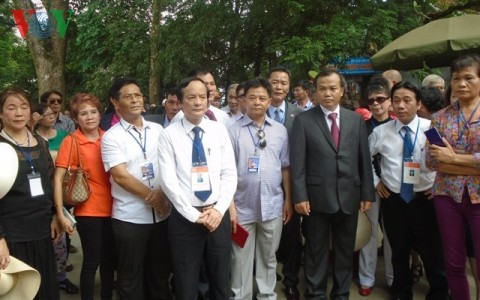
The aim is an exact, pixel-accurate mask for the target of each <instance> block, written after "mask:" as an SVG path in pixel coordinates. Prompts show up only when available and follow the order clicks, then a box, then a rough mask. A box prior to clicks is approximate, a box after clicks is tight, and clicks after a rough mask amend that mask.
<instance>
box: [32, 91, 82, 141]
mask: <svg viewBox="0 0 480 300" xmlns="http://www.w3.org/2000/svg"><path fill="white" fill-rule="evenodd" d="M40 102H41V103H45V104H47V105H48V106H50V108H51V109H52V111H53V113H54V114H55V119H56V121H55V125H54V126H53V128H55V129H56V130H64V131H66V132H68V133H72V132H74V131H75V123H74V122H73V120H72V119H70V118H69V117H67V116H65V115H64V114H62V112H61V110H62V102H63V96H62V94H61V93H60V92H59V91H57V90H49V91H46V92H45V93H43V94H42V96H40Z"/></svg>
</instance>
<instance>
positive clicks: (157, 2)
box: [148, 0, 162, 105]
mask: <svg viewBox="0 0 480 300" xmlns="http://www.w3.org/2000/svg"><path fill="white" fill-rule="evenodd" d="M161 7H162V1H161V0H154V1H153V8H152V14H153V20H152V28H151V32H150V34H151V35H150V79H149V82H148V87H149V94H150V95H149V96H150V99H149V101H150V104H156V105H162V103H161V101H160V72H159V70H158V66H159V57H160V55H159V51H160V26H161V24H160V22H161V20H162V18H161V14H162V11H161Z"/></svg>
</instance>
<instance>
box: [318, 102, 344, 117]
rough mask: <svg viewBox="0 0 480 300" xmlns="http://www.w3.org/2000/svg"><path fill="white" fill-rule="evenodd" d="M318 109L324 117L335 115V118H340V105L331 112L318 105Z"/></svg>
mask: <svg viewBox="0 0 480 300" xmlns="http://www.w3.org/2000/svg"><path fill="white" fill-rule="evenodd" d="M319 106H320V108H321V109H322V111H323V113H324V114H325V116H328V115H329V114H331V113H336V114H337V118H339V117H340V105H337V108H335V110H333V111H331V110H328V109H326V108H325V107H323V106H322V105H319Z"/></svg>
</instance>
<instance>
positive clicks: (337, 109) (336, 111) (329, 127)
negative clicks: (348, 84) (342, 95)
mask: <svg viewBox="0 0 480 300" xmlns="http://www.w3.org/2000/svg"><path fill="white" fill-rule="evenodd" d="M320 108H321V109H322V111H323V114H324V115H325V121H327V125H328V129H330V131H332V120H330V118H329V117H328V116H329V115H330V114H331V113H336V114H337V118H336V119H335V121H336V122H337V127H338V131H340V105H337V108H335V110H334V111H331V110H328V109H326V108H325V107H323V106H321V105H320Z"/></svg>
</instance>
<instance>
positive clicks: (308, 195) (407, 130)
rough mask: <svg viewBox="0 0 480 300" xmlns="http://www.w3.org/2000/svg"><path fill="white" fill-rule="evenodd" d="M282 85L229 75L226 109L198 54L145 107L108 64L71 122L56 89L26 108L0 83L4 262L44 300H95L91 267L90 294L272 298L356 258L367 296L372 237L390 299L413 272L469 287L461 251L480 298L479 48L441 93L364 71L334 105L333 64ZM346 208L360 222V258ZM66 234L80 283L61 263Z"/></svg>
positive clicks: (432, 289)
mask: <svg viewBox="0 0 480 300" xmlns="http://www.w3.org/2000/svg"><path fill="white" fill-rule="evenodd" d="M291 82H292V78H291V75H290V72H289V70H288V69H286V68H284V67H275V68H272V69H271V70H270V71H269V73H268V74H267V75H266V78H265V79H264V78H254V79H250V80H247V81H245V82H242V83H238V84H232V85H231V86H229V87H228V88H227V89H226V99H227V103H228V105H227V106H225V107H223V108H221V107H219V106H220V105H219V103H220V101H219V100H218V99H219V97H218V91H217V86H216V84H215V79H214V77H213V75H212V73H211V72H209V71H208V70H204V69H196V70H193V71H192V72H191V73H189V74H188V77H187V78H185V79H183V80H182V81H181V82H180V83H179V84H178V86H177V87H176V88H175V89H172V90H170V91H168V95H167V98H166V99H165V100H164V102H163V104H162V113H156V114H147V115H146V114H145V113H144V111H145V109H144V106H145V103H144V95H143V94H142V92H141V90H140V85H139V84H138V82H137V81H136V80H135V79H133V78H120V79H118V80H116V81H115V82H114V83H113V84H112V86H111V88H110V90H109V93H108V97H109V107H108V109H107V111H106V112H105V113H104V114H103V116H102V114H101V112H102V110H101V103H100V100H99V99H98V97H97V96H95V95H93V94H89V93H78V94H76V95H74V96H73V97H72V99H71V101H70V104H69V112H70V117H71V119H70V117H67V116H66V115H64V114H62V113H61V112H60V109H61V106H62V105H61V104H62V101H64V100H65V99H64V97H63V95H62V94H61V93H60V92H58V91H54V90H53V91H48V92H46V93H44V94H43V95H42V96H41V97H40V98H41V99H40V100H41V101H40V103H39V104H35V105H32V104H31V100H30V99H29V97H28V95H27V94H26V93H25V92H24V91H23V90H21V89H18V88H8V89H5V90H4V91H2V92H1V93H0V119H1V132H0V142H3V143H7V144H9V145H10V146H11V147H13V148H14V149H15V151H16V153H17V156H18V165H19V167H18V173H17V174H16V175H15V176H16V179H15V182H14V184H13V187H12V188H11V189H10V191H9V192H8V193H7V194H6V195H5V196H4V197H3V198H2V199H1V200H0V269H4V268H5V267H6V266H8V264H9V260H10V255H12V256H14V257H16V258H18V259H20V260H22V261H24V262H26V263H27V264H29V265H31V266H32V267H34V268H35V269H37V270H38V271H39V272H40V274H41V276H42V281H41V284H40V288H39V291H38V293H37V296H36V298H35V299H40V300H55V299H59V298H60V292H59V291H60V290H64V291H65V292H67V293H72V294H73V293H77V292H80V295H81V299H94V295H95V275H96V272H97V269H99V270H100V282H101V291H100V295H101V298H102V299H112V297H113V292H114V291H115V290H116V298H117V299H122V300H123V299H173V295H175V299H180V300H181V299H184V300H191V299H244V300H247V299H248V300H250V299H252V298H254V297H256V298H257V299H276V297H277V295H276V292H275V287H276V284H277V281H278V280H282V284H283V286H284V289H283V292H284V294H285V296H286V298H287V299H289V300H290V299H300V298H301V296H302V295H303V296H304V297H305V298H306V299H336V300H339V299H349V296H350V295H349V293H350V287H351V285H352V283H353V278H354V270H355V269H357V268H358V286H359V289H358V293H359V294H360V295H362V296H365V297H368V296H369V295H371V293H372V290H373V289H374V287H375V277H376V276H378V274H376V268H377V255H378V239H379V236H383V242H382V245H383V247H382V249H383V253H384V255H383V257H384V259H385V270H386V272H385V275H386V282H387V284H388V286H389V291H390V293H391V299H402V300H403V299H405V300H411V299H413V292H412V287H413V284H414V283H415V282H417V281H418V279H419V277H420V276H423V272H424V271H425V276H426V279H427V281H428V284H429V291H428V294H427V296H426V299H432V300H434V299H435V300H436V299H438V300H444V299H449V297H451V299H455V300H466V299H471V295H470V289H469V286H468V282H467V277H466V261H467V257H468V258H469V261H470V266H471V269H472V271H473V273H474V277H475V279H476V280H475V282H476V284H477V286H476V288H477V294H476V295H472V297H473V298H475V297H476V298H475V299H479V295H480V293H479V285H478V279H477V274H476V270H478V269H479V268H480V260H475V257H480V238H478V236H480V235H477V234H476V233H477V230H479V231H480V223H477V222H480V206H479V204H478V203H479V202H480V193H479V189H480V149H479V147H480V140H479V139H480V135H479V134H478V132H480V131H478V130H479V128H478V126H480V110H479V109H478V107H479V106H480V56H479V55H475V54H468V55H465V56H462V57H460V58H458V59H457V60H455V61H454V62H453V63H452V65H451V81H450V84H449V87H448V89H447V92H445V82H444V80H443V79H442V78H441V77H440V76H438V75H433V74H432V75H429V76H427V77H426V78H425V79H424V80H423V82H422V88H419V87H417V86H416V85H414V84H412V83H411V82H409V81H404V80H402V78H401V73H400V72H398V71H396V70H389V71H386V72H384V73H383V74H381V75H376V76H373V77H372V78H371V80H370V83H369V84H368V86H367V88H366V98H365V101H364V102H365V103H364V108H368V114H366V113H365V110H361V109H358V110H357V111H355V108H353V109H350V107H347V106H346V105H343V104H344V103H347V102H345V101H344V97H345V96H346V95H345V89H346V86H345V84H346V83H345V79H344V78H343V76H342V75H341V74H340V73H338V72H337V71H336V70H334V69H324V70H321V71H320V72H319V73H318V75H317V76H316V77H315V78H314V79H313V81H312V82H311V81H308V80H299V81H298V82H297V83H296V84H295V85H293V84H291ZM291 92H293V99H292V100H289V95H290V93H291ZM429 130H430V131H432V130H436V131H437V132H438V134H439V136H440V141H439V140H436V141H435V143H434V142H432V143H430V142H429V139H428V138H427V135H426V134H425V132H426V131H429ZM72 153H73V155H72ZM80 164H81V165H82V167H83V168H84V169H85V171H86V173H87V174H88V176H87V181H88V185H89V187H90V189H91V194H90V197H89V199H88V200H87V201H86V202H85V203H82V204H79V205H77V206H75V207H73V214H74V215H75V219H76V225H75V224H73V223H72V222H71V221H70V220H69V218H68V217H67V215H65V211H68V210H72V207H70V206H66V205H65V203H64V200H65V199H64V192H63V184H62V181H63V178H64V176H65V174H66V173H67V172H68V171H69V169H70V168H71V167H72V166H73V167H75V166H77V165H80ZM359 214H366V215H367V216H368V218H369V220H370V224H371V227H372V233H371V236H370V238H369V239H368V240H367V243H366V244H365V245H364V246H363V248H362V249H361V250H360V252H359V254H358V255H359V260H358V267H356V266H354V260H353V259H352V258H353V256H354V245H355V240H356V232H357V222H358V217H359ZM75 231H78V234H79V236H80V240H81V247H82V250H83V261H82V266H81V273H80V279H79V287H77V286H76V285H75V284H73V283H72V282H71V281H70V280H69V279H67V273H66V270H67V268H68V249H69V247H70V243H69V238H68V236H69V235H70V234H73V233H74V232H75ZM379 232H382V234H381V235H379ZM242 239H243V241H242ZM278 262H280V263H281V264H282V269H281V274H277V263H278ZM302 265H303V270H304V274H305V286H306V289H305V291H299V288H298V285H299V272H300V269H301V266H302ZM330 266H331V267H332V276H333V286H332V289H331V290H330V291H327V281H328V276H329V268H330ZM0 280H1V279H0ZM254 282H255V285H256V291H254V288H253V283H254ZM255 293H256V294H255ZM473 298H472V299H473Z"/></svg>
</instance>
